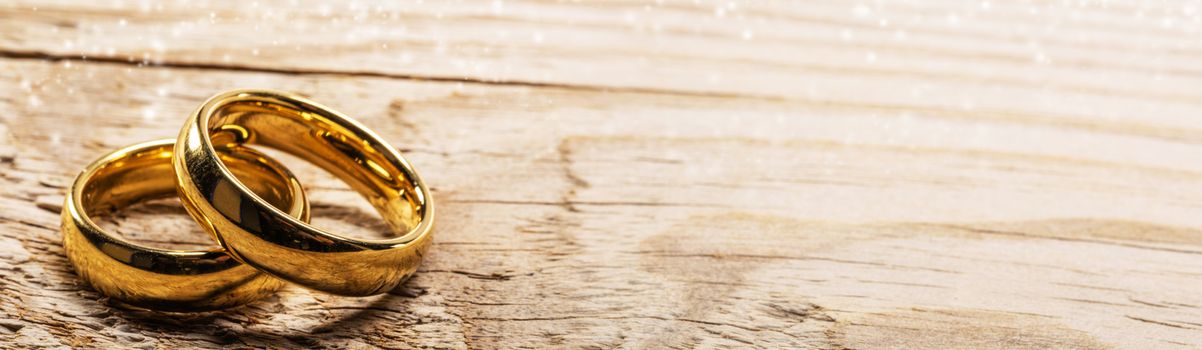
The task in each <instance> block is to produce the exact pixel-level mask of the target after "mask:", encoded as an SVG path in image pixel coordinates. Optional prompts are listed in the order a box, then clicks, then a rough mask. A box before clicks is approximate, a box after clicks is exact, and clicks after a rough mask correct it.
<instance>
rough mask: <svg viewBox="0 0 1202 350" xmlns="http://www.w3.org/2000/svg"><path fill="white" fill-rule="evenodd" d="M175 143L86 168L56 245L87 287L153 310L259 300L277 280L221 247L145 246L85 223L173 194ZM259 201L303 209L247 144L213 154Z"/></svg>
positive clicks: (301, 199) (269, 163)
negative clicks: (61, 239)
mask: <svg viewBox="0 0 1202 350" xmlns="http://www.w3.org/2000/svg"><path fill="white" fill-rule="evenodd" d="M174 142H175V141H174V140H159V141H151V142H146V143H141V144H136V145H132V146H129V147H126V148H122V149H120V150H117V151H114V152H112V153H109V154H107V155H105V156H103V157H101V158H100V159H99V160H96V161H95V162H93V163H92V164H91V165H89V166H88V167H87V168H86V169H85V170H84V171H83V172H82V173H81V174H80V175H79V176H78V177H77V178H76V179H75V182H74V183H73V185H72V186H71V190H70V191H69V192H68V193H67V196H66V200H65V202H64V204H63V210H62V229H63V246H64V247H65V249H66V252H67V257H68V259H69V260H70V261H71V263H72V265H74V266H75V270H76V272H77V273H78V274H79V275H80V276H81V277H82V278H83V279H84V280H85V281H87V282H88V283H89V284H91V285H92V287H93V288H95V289H97V290H99V291H100V292H102V293H104V294H106V295H108V296H110V297H112V298H114V299H117V300H119V301H122V302H125V303H126V304H129V305H133V306H137V307H143V308H151V309H160V310H173V311H198V310H212V309H221V308H226V307H231V306H236V305H241V304H245V303H248V302H251V301H254V300H257V299H260V298H262V297H264V296H266V295H268V294H270V293H272V292H274V291H276V290H278V289H279V288H280V287H281V286H283V285H284V282H283V281H280V280H278V279H276V278H273V277H271V276H269V275H266V274H262V273H260V272H259V271H257V270H255V269H254V268H252V267H250V266H247V265H244V264H242V263H240V262H238V261H237V260H234V259H232V258H231V257H230V256H229V255H227V254H226V253H225V252H224V251H223V250H220V249H212V250H195V251H181V250H168V249H158V248H152V247H146V246H142V245H139V244H135V243H132V242H129V241H126V240H124V239H122V238H120V237H118V236H114V235H112V234H109V233H108V232H106V231H105V230H104V229H102V228H100V226H98V225H96V223H95V222H94V221H92V218H93V217H97V216H101V215H108V214H110V213H112V212H113V211H114V210H115V209H118V208H122V207H126V206H129V205H131V204H134V203H137V202H139V201H144V200H148V199H154V198H158V197H168V196H172V195H174V194H175V193H176V182H175V180H174V179H175V176H174V174H173V173H174V169H173V167H172V162H171V159H172V153H173V146H174ZM214 154H215V156H216V157H219V158H220V159H221V161H222V162H223V163H224V164H225V165H226V166H227V168H226V169H228V170H230V171H232V172H233V173H234V174H236V175H237V176H238V177H240V178H242V179H244V180H246V181H245V184H246V185H247V187H246V188H248V189H249V190H250V191H253V192H254V193H256V194H257V195H258V196H259V198H263V201H264V203H267V205H269V206H272V207H273V208H282V209H276V210H278V211H279V212H280V213H286V214H284V215H287V216H288V217H289V218H292V219H293V220H298V221H301V222H303V221H308V219H309V211H308V210H309V206H308V202H307V201H306V199H305V194H304V191H303V190H302V189H301V186H300V184H299V183H298V182H297V181H296V178H295V177H294V176H293V175H292V173H290V172H289V171H288V170H287V169H286V168H284V166H283V165H280V164H279V163H278V162H276V161H275V160H273V159H271V158H270V157H268V156H266V155H263V154H262V153H259V152H256V151H254V150H251V149H249V148H244V147H233V148H226V147H222V149H221V150H220V151H219V152H216V153H214Z"/></svg>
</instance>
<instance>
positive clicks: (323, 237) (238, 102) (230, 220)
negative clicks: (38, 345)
mask: <svg viewBox="0 0 1202 350" xmlns="http://www.w3.org/2000/svg"><path fill="white" fill-rule="evenodd" d="M248 145H255V146H264V147H269V148H274V149H276V150H280V151H283V152H284V153H288V154H291V155H294V156H297V157H299V158H301V159H304V160H306V161H308V162H311V163H313V164H315V165H317V166H318V167H320V168H323V169H325V170H326V171H328V172H330V173H332V174H333V175H334V176H336V177H338V178H339V179H341V180H342V181H344V182H346V183H347V184H349V185H350V187H351V188H353V189H354V190H355V191H357V192H358V193H359V194H361V195H363V196H364V197H366V198H367V200H368V202H370V203H371V205H372V206H373V207H375V209H376V210H377V211H378V212H379V213H380V215H381V216H383V218H384V221H385V222H386V223H387V224H388V226H389V227H390V228H391V229H392V230H393V231H394V233H396V234H397V237H396V238H392V239H387V240H363V239H353V238H349V237H345V236H341V235H337V234H334V233H330V232H326V231H323V230H321V229H318V228H316V227H313V226H312V225H310V224H309V223H308V221H309V202H308V200H307V198H306V196H305V192H304V190H303V189H302V187H301V185H300V183H299V182H298V181H297V180H296V178H295V177H294V176H293V174H292V173H291V172H290V171H289V170H288V169H287V168H285V167H284V166H283V165H281V164H280V163H279V162H278V161H276V160H274V159H272V158H271V157H269V156H267V155H265V154H263V153H260V152H258V151H256V150H254V149H252V148H250V147H248ZM171 195H178V196H179V198H180V200H181V201H182V202H183V205H184V207H185V208H186V209H187V211H188V213H189V214H191V216H192V218H193V219H195V221H196V222H197V223H199V224H200V226H201V227H202V228H203V229H204V230H205V231H207V232H208V233H210V234H211V235H212V237H213V238H214V239H215V240H216V241H217V243H218V244H219V245H220V247H221V249H213V250H207V251H181V250H168V249H158V248H153V247H147V246H143V245H139V244H135V243H132V242H129V241H127V240H124V239H122V238H121V237H118V236H116V235H113V234H111V233H109V232H106V231H105V230H103V229H101V228H100V227H99V226H98V225H96V223H95V222H94V221H93V220H92V218H93V217H96V216H100V215H109V214H111V213H113V212H114V211H115V210H116V209H119V208H123V207H126V206H129V205H132V204H134V203H137V202H140V201H144V200H149V199H155V198H161V197H167V196H171ZM433 218H434V206H433V201H432V199H431V197H430V192H429V190H428V189H427V188H426V185H425V184H424V183H423V182H422V180H421V178H420V177H418V174H417V172H416V171H414V169H413V167H412V166H410V165H409V163H408V161H406V160H405V159H404V158H403V157H401V154H400V152H398V151H397V150H396V149H395V148H393V147H392V146H390V145H389V144H388V143H386V142H384V141H383V140H382V139H381V138H380V137H379V136H377V135H376V134H375V133H373V132H372V131H370V130H368V129H367V128H366V127H364V126H363V125H361V124H359V123H358V122H355V121H354V120H352V119H350V118H348V117H346V116H344V115H342V114H341V113H338V112H336V111H333V110H331V109H329V108H326V107H324V106H322V105H320V104H317V103H314V102H312V101H310V100H308V99H305V98H303V97H300V96H297V95H294V94H290V93H285V92H279V91H270V90H236V91H230V92H225V93H221V94H218V95H216V96H214V97H212V98H210V99H209V100H208V101H206V102H205V103H204V104H203V105H201V106H200V108H198V109H197V110H196V112H194V113H193V114H192V115H191V116H190V117H189V118H188V121H187V123H185V125H184V127H183V130H182V131H181V132H180V134H179V137H178V138H177V139H175V140H159V141H151V142H146V143H142V144H137V145H133V146H129V147H126V148H123V149H120V150H117V151H115V152H112V153H109V154H108V155H105V156H103V157H101V158H100V159H99V160H97V161H96V162H94V163H92V164H91V165H89V166H88V167H87V168H86V169H85V170H84V171H83V173H81V174H80V175H79V177H77V178H76V180H75V182H74V183H73V185H72V186H71V189H70V191H69V192H68V194H67V196H66V201H65V204H64V205H63V211H62V219H63V225H62V230H63V245H64V247H65V248H66V252H67V256H68V258H69V259H70V261H71V263H72V264H73V265H74V266H75V270H76V272H77V273H78V274H79V275H80V276H81V277H82V278H83V279H84V280H85V281H87V282H88V283H89V284H91V285H92V287H94V288H95V289H96V290H98V291H100V292H102V293H104V294H106V295H108V296H109V297H111V298H113V299H117V300H120V301H121V302H124V303H126V304H129V305H133V306H136V307H142V308H149V309H158V310H168V311H200V310H213V309H221V308H227V307H232V306H237V305H242V304H245V303H248V302H251V301H254V300H257V299H260V298H262V297H265V296H267V295H269V294H271V293H274V292H275V291H277V290H278V289H280V288H281V287H283V286H284V285H285V284H286V282H292V283H295V284H298V285H301V286H304V287H307V288H310V289H314V290H318V291H323V292H328V293H333V294H338V295H347V296H366V295H373V294H379V293H384V292H387V291H389V290H392V289H393V288H395V287H396V286H397V285H399V284H400V283H401V282H403V281H404V280H405V279H407V278H408V277H409V276H410V275H412V274H413V273H414V272H415V271H416V270H417V267H418V265H419V264H420V263H421V260H422V256H423V255H424V254H425V251H426V249H427V248H428V247H429V245H430V241H431V230H432V228H433ZM285 281H286V282H285Z"/></svg>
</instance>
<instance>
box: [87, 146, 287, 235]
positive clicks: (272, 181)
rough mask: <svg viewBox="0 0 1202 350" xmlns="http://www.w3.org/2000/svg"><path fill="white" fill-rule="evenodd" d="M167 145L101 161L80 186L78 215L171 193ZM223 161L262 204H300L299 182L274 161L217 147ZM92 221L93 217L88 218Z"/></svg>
mask: <svg viewBox="0 0 1202 350" xmlns="http://www.w3.org/2000/svg"><path fill="white" fill-rule="evenodd" d="M172 147H173V146H172V145H171V144H165V145H157V146H155V147H150V148H144V149H141V150H137V151H135V152H131V153H127V154H125V155H123V156H121V157H120V158H117V159H112V160H110V161H107V162H105V163H104V164H102V165H101V166H99V167H97V168H96V170H95V171H94V172H93V173H92V174H91V176H90V177H89V178H88V180H87V182H85V183H84V184H83V189H82V198H81V199H80V203H81V204H82V205H83V214H84V215H86V216H88V217H90V218H98V217H102V216H106V215H111V214H113V213H114V212H116V211H118V210H120V209H124V208H127V207H129V206H130V205H133V204H136V203H139V202H142V201H148V200H152V199H159V198H166V197H171V196H175V195H176V184H175V170H174V169H173V168H172V165H171V154H172ZM218 149H219V150H220V151H219V152H218V154H219V155H220V157H221V159H222V161H223V162H225V163H226V164H227V165H228V166H229V169H230V171H232V172H234V173H235V174H236V175H237V176H239V177H241V178H243V179H247V180H248V181H245V182H244V184H246V186H247V188H249V189H250V190H251V191H253V192H255V194H257V195H258V196H259V197H261V198H263V200H265V201H267V203H269V204H271V205H272V206H275V207H276V208H280V210H283V211H285V212H297V211H299V209H296V208H299V206H303V205H304V203H303V201H302V199H301V198H299V197H301V196H302V195H301V194H300V193H299V191H300V187H299V184H296V183H294V182H293V180H292V178H293V177H292V175H291V174H290V173H288V172H287V170H286V169H284V168H283V167H282V166H281V165H279V164H278V163H273V162H269V161H267V160H266V159H265V158H263V156H262V154H261V153H258V152H255V151H250V150H249V149H247V148H241V149H229V148H226V147H221V148H218ZM93 221H94V220H93Z"/></svg>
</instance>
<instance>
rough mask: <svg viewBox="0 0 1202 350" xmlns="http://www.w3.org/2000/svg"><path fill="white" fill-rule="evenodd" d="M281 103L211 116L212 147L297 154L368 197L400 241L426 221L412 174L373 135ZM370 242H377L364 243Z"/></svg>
mask: <svg viewBox="0 0 1202 350" xmlns="http://www.w3.org/2000/svg"><path fill="white" fill-rule="evenodd" d="M282 103H284V102H281V101H270V102H265V101H257V100H236V101H232V102H227V103H225V104H222V105H220V106H217V107H216V109H215V110H214V111H213V112H212V113H211V114H209V120H208V121H207V122H208V123H207V127H208V135H209V137H210V140H211V141H212V144H213V145H214V147H221V146H222V145H231V144H232V145H240V144H255V145H262V146H266V147H270V148H274V149H278V150H280V151H284V152H286V153H290V154H292V155H295V156H297V157H299V158H301V159H303V160H305V161H308V162H311V163H313V164H314V165H317V166H318V167H320V168H322V169H324V170H326V171H328V172H330V173H331V174H333V175H334V176H335V177H338V178H339V179H341V180H343V181H344V182H346V183H347V184H348V185H349V186H350V187H351V188H353V189H354V190H355V191H357V192H358V193H359V194H360V195H362V196H364V198H366V199H367V201H368V202H369V203H370V204H371V205H372V207H374V208H375V209H376V211H377V212H379V213H380V215H381V217H383V219H384V221H385V222H386V223H387V224H388V226H389V227H390V228H391V229H392V230H393V231H394V233H396V234H397V235H398V236H404V235H405V234H406V233H407V232H409V231H410V230H412V229H414V228H416V227H417V226H418V225H419V224H420V223H421V221H422V214H423V213H424V211H425V210H426V208H425V205H424V204H425V199H424V198H422V194H421V193H420V192H419V189H418V185H417V184H415V182H416V181H415V180H414V179H413V177H414V175H411V173H410V171H408V170H406V169H404V168H403V167H402V166H401V165H402V164H405V161H404V160H403V159H398V158H396V157H394V155H393V154H392V153H390V152H388V151H386V149H388V148H389V147H390V146H388V145H386V144H380V142H381V141H377V140H375V138H374V137H372V136H371V135H370V134H366V133H364V132H362V131H360V130H356V129H358V128H354V127H348V126H351V122H349V121H347V120H346V119H344V118H342V117H339V116H336V115H330V114H328V112H324V111H321V110H320V108H318V107H315V106H308V105H299V104H282ZM363 241H367V242H372V241H374V240H363Z"/></svg>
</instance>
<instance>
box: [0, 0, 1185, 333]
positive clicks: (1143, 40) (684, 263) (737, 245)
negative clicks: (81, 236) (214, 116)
mask: <svg viewBox="0 0 1202 350" xmlns="http://www.w3.org/2000/svg"><path fill="white" fill-rule="evenodd" d="M495 4H500V5H495ZM986 4H988V5H986ZM345 6H350V8H347V7H345ZM1190 6H1194V5H1193V4H1184V5H1182V6H1177V5H1171V6H1170V5H1163V6H1162V5H1161V4H1150V3H1130V4H1128V3H1116V4H1107V5H1092V6H1078V5H1073V6H1068V5H1064V4H1060V3H1035V4H1027V3H1017V2H1014V3H1012V2H1003V3H971V4H965V3H962V2H957V1H923V2H919V3H908V4H885V5H870V4H865V5H860V4H853V3H842V2H814V3H810V2H805V3H802V2H746V3H745V2H735V3H727V2H723V3H700V4H697V3H692V2H687V3H685V2H670V1H669V2H665V3H660V4H654V3H653V4H644V3H641V2H620V1H612V2H593V3H583V4H582V3H559V2H544V1H506V2H503V3H502V2H497V3H493V2H483V3H480V2H467V3H455V4H432V3H424V4H378V5H377V4H370V5H364V4H350V5H341V4H322V3H302V4H297V5H295V6H293V5H291V4H284V3H277V2H274V1H258V2H252V3H241V2H240V3H229V2H213V3H207V2H201V3H191V2H189V3H188V5H187V6H185V5H183V4H182V3H162V4H160V3H146V4H143V3H137V2H130V3H124V4H116V5H114V4H90V3H88V4H83V3H79V4H77V3H71V2H56V1H26V0H21V1H17V2H13V3H6V4H3V5H0V109H3V110H4V111H5V113H3V114H0V270H3V271H0V347H3V348H55V347H81V348H192V347H196V348H224V347H253V348H275V347H283V348H297V347H316V348H387V349H392V348H413V347H431V348H546V347H566V348H580V347H588V348H610V347H624V348H697V347H702V348H742V347H759V348H815V349H841V348H847V349H861V348H866V349H875V348H1006V349H1014V348H1032V349H1034V348H1038V349H1043V348H1089V349H1106V348H1155V349H1166V348H1197V347H1202V335H1200V334H1202V283H1199V282H1198V281H1199V278H1200V277H1202V215H1199V213H1202V119H1199V118H1198V116H1199V115H1202V92H1200V91H1199V90H1198V89H1197V88H1198V87H1200V86H1202V65H1199V64H1198V63H1197V62H1199V61H1198V60H1197V58H1199V57H1202V47H1200V46H1199V45H1202V42H1199V41H1198V40H1197V38H1198V35H1199V34H1200V33H1199V29H1200V28H1202V23H1200V22H1199V21H1200V20H1199V15H1198V14H1199V10H1200V9H1199V8H1197V7H1196V6H1195V7H1190ZM1141 13H1142V15H1137V16H1133V15H1131V14H1141ZM235 87H267V88H275V89H285V90H293V91H297V92H300V93H303V94H306V95H309V96H311V97H313V98H314V99H316V100H318V101H322V102H324V103H326V104H328V105H330V106H332V107H334V108H336V109H338V110H340V111H343V112H346V113H347V114H349V115H352V116H354V117H355V118H356V119H358V120H360V121H362V122H363V123H364V124H366V125H367V126H369V127H371V128H372V129H373V130H375V131H377V132H378V133H379V134H381V135H382V136H383V137H385V138H386V139H388V140H390V141H391V142H392V143H393V144H394V145H396V146H397V147H398V148H400V149H402V151H403V152H404V153H405V155H406V157H408V158H409V160H410V161H412V162H413V163H414V164H415V165H416V166H417V167H418V169H419V170H420V171H421V173H422V174H423V176H424V177H425V178H426V179H427V180H428V181H429V182H430V184H431V185H432V186H433V190H434V192H435V196H436V198H437V199H438V204H439V207H440V208H439V217H438V221H439V227H438V231H437V233H436V239H435V246H434V247H433V249H432V252H431V256H430V257H429V258H428V260H427V261H426V262H425V264H424V265H423V267H422V269H421V271H420V273H419V274H418V275H417V277H415V278H414V279H413V280H411V281H410V282H408V283H407V284H405V285H404V286H403V287H402V288H400V289H398V290H396V291H393V292H392V293H390V294H388V295H384V296H379V297H373V298H342V297H333V296H328V295H323V294H320V293H315V292H309V291H306V290H303V289H301V288H297V287H290V288H288V289H286V290H284V291H283V292H281V293H280V294H279V295H278V296H276V297H273V298H270V299H268V300H264V301H261V302H257V303H254V304H251V305H248V306H246V307H242V308H238V309H233V310H228V311H223V312H215V313H206V314H187V315H175V314H161V313H154V312H146V311H137V310H129V309H126V308H124V307H121V306H120V305H116V304H114V303H112V302H109V301H108V300H106V299H104V298H103V297H102V296H101V295H99V294H98V293H96V292H95V291H93V290H91V289H90V288H89V287H87V286H86V285H83V284H82V283H81V282H80V281H79V280H78V278H77V277H76V275H75V273H74V271H72V269H71V267H70V266H69V264H68V263H67V261H66V258H65V257H64V256H63V252H62V248H61V243H60V239H61V237H60V234H59V231H58V211H59V210H60V209H61V208H60V205H61V201H62V194H63V191H64V190H65V189H66V187H67V186H68V184H69V182H70V181H71V179H72V178H73V177H74V176H75V174H76V172H78V171H79V170H80V169H81V168H82V167H83V166H84V165H86V164H87V163H88V162H90V161H92V160H93V159H94V158H95V157H98V156H99V155H101V154H103V153H105V152H107V151H109V150H111V149H115V148H117V147H120V146H124V145H127V144H130V143H133V142H139V141H145V140H150V139H157V138H169V137H173V136H175V134H176V133H177V132H178V128H179V127H180V126H181V125H182V124H181V123H182V122H183V120H184V116H185V115H186V114H187V113H189V112H190V111H191V110H192V109H193V108H195V107H196V106H197V105H198V104H199V103H200V102H201V101H203V100H204V99H205V98H207V97H208V96H209V95H212V94H214V93H217V92H219V91H222V90H225V89H229V88H235ZM282 158H284V161H285V162H286V164H288V165H289V166H290V168H293V170H294V171H295V172H296V173H297V174H298V176H299V177H300V178H301V180H302V181H303V182H304V183H305V185H306V189H307V190H308V191H309V192H310V193H311V197H312V198H313V200H314V217H315V223H316V224H317V225H319V226H322V227H328V228H331V229H336V230H339V231H342V232H350V233H351V234H354V235H358V236H363V237H372V236H373V235H378V234H379V233H378V232H379V231H380V230H379V228H380V226H379V225H380V220H379V219H378V218H376V216H375V214H374V213H373V212H371V210H370V209H368V208H369V206H367V205H366V203H364V202H363V200H362V199H359V198H358V197H357V196H356V195H354V193H353V192H351V191H350V190H349V188H347V187H346V186H345V185H344V184H342V183H340V182H338V181H337V180H335V179H334V178H333V177H331V176H329V175H328V174H325V173H324V172H321V171H319V170H317V169H316V168H314V167H312V166H308V165H306V164H303V163H302V162H299V161H297V160H296V159H291V158H288V157H286V156H285V157H282ZM106 225H108V226H107V227H111V228H112V229H113V230H114V231H116V232H119V233H121V234H123V235H125V236H127V237H130V238H131V239H134V240H136V241H140V242H144V243H147V244H154V245H158V246H167V247H176V248H187V247H196V246H201V245H207V244H209V243H207V237H206V236H204V235H203V234H202V233H201V232H200V230H199V229H197V228H195V227H193V224H192V223H191V222H190V221H189V219H188V218H187V217H186V215H183V214H182V211H181V210H180V209H179V207H178V205H177V204H175V203H173V202H172V201H163V202H155V203H150V204H147V205H142V206H137V207H133V208H128V209H127V210H125V211H123V212H122V213H121V215H119V216H117V217H114V218H110V220H109V221H106Z"/></svg>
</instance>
